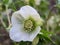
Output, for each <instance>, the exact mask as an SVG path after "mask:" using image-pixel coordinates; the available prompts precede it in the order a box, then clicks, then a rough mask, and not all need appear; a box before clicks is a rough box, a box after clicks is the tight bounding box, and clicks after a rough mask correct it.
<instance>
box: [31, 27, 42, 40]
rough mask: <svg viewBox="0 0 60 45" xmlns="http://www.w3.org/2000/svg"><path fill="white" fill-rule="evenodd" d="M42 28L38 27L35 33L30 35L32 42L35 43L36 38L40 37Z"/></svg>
mask: <svg viewBox="0 0 60 45" xmlns="http://www.w3.org/2000/svg"><path fill="white" fill-rule="evenodd" d="M40 30H41V28H40V26H38V27H37V28H36V29H35V31H34V32H32V33H30V40H31V41H33V40H34V38H35V37H36V36H37V35H38V33H39V32H40Z"/></svg>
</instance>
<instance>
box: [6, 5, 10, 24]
mask: <svg viewBox="0 0 60 45" xmlns="http://www.w3.org/2000/svg"><path fill="white" fill-rule="evenodd" d="M7 10H8V5H6V12H7V19H8V22H9V25H10V24H11V22H10V16H9V12H8V11H7Z"/></svg>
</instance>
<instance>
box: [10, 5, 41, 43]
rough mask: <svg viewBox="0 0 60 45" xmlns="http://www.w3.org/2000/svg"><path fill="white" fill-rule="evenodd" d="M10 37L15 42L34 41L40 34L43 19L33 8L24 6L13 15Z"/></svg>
mask: <svg viewBox="0 0 60 45" xmlns="http://www.w3.org/2000/svg"><path fill="white" fill-rule="evenodd" d="M11 21H12V28H11V29H10V32H9V36H10V38H11V39H12V40H13V41H16V42H20V41H33V40H34V38H35V37H36V36H37V35H38V33H39V32H40V30H41V28H40V24H41V23H42V19H41V17H40V16H39V14H38V13H37V11H36V10H35V9H34V8H32V7H31V6H28V5H26V6H23V7H21V8H20V10H18V11H16V12H14V13H13V14H12V18H11Z"/></svg>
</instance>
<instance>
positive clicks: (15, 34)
mask: <svg viewBox="0 0 60 45" xmlns="http://www.w3.org/2000/svg"><path fill="white" fill-rule="evenodd" d="M20 30H22V29H21V26H19V25H18V26H17V25H15V26H14V27H12V28H11V30H10V32H9V36H10V38H11V39H12V40H13V41H16V42H19V41H20V40H21V36H22V35H21V34H20Z"/></svg>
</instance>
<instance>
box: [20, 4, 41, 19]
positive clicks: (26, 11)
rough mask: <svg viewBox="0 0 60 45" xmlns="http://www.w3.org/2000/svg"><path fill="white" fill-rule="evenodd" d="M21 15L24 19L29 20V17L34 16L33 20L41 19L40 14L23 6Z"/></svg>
mask: <svg viewBox="0 0 60 45" xmlns="http://www.w3.org/2000/svg"><path fill="white" fill-rule="evenodd" d="M20 14H21V15H22V16H23V17H24V18H28V17H29V16H32V17H33V18H35V19H36V20H37V19H40V16H39V14H38V12H37V11H36V10H35V9H34V8H32V7H31V6H28V5H27V6H23V7H21V9H20Z"/></svg>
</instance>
